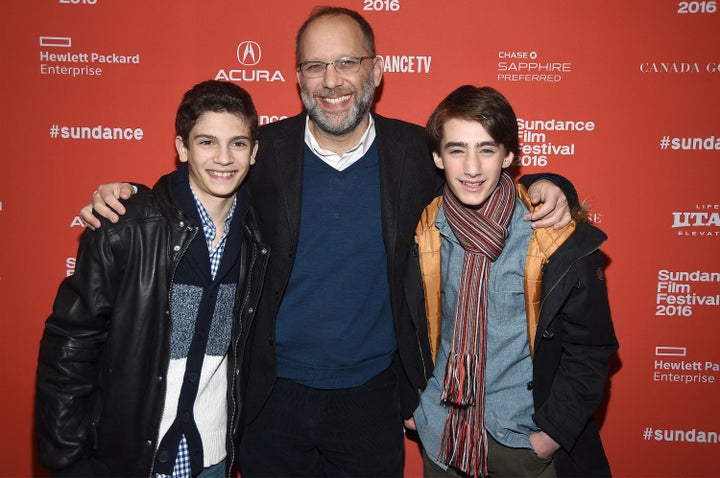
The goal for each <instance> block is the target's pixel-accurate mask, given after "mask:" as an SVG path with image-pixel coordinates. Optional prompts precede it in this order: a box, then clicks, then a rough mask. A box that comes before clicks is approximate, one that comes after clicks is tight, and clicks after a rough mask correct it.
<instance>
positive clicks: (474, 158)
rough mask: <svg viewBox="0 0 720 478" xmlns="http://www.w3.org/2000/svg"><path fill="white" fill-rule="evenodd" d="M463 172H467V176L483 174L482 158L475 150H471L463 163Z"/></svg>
mask: <svg viewBox="0 0 720 478" xmlns="http://www.w3.org/2000/svg"><path fill="white" fill-rule="evenodd" d="M463 173H465V175H466V176H468V177H471V178H474V177H476V176H480V175H481V174H482V166H481V164H480V158H479V157H478V155H477V154H476V153H475V152H474V151H471V152H470V154H468V155H467V157H466V158H465V161H464V163H463Z"/></svg>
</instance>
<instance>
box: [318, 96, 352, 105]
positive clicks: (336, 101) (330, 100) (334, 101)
mask: <svg viewBox="0 0 720 478" xmlns="http://www.w3.org/2000/svg"><path fill="white" fill-rule="evenodd" d="M349 99H350V95H345V96H341V97H339V98H323V100H324V101H325V102H326V103H330V104H331V105H337V104H340V103H342V102H344V101H347V100H349Z"/></svg>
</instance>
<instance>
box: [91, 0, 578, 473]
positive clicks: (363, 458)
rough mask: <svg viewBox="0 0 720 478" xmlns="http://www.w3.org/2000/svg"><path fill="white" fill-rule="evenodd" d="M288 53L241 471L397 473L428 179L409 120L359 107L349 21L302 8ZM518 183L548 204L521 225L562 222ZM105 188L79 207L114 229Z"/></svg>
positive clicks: (559, 201) (363, 46) (267, 200)
mask: <svg viewBox="0 0 720 478" xmlns="http://www.w3.org/2000/svg"><path fill="white" fill-rule="evenodd" d="M296 57H297V65H298V69H297V79H298V84H299V86H300V94H301V98H302V102H303V105H304V106H305V110H306V112H304V113H301V114H300V115H298V116H295V117H292V118H288V119H286V120H283V121H279V122H277V123H272V124H269V125H265V126H263V128H261V132H260V146H259V149H258V154H257V162H256V165H255V166H254V170H253V172H252V174H250V175H249V186H250V192H251V195H252V200H253V202H254V205H255V208H256V212H257V215H256V218H257V220H258V224H259V227H260V228H261V230H262V232H263V237H264V239H265V240H266V242H267V243H268V244H269V246H270V251H271V252H270V260H269V264H268V268H267V272H266V277H265V283H264V289H263V294H262V296H261V299H260V303H259V304H258V310H257V311H256V317H255V321H254V325H253V329H252V330H251V331H250V334H251V340H250V344H251V345H250V346H249V347H248V349H247V350H246V353H245V360H244V364H243V368H244V377H245V378H246V381H245V379H243V382H244V383H243V385H242V387H243V388H244V389H245V390H246V394H247V395H246V400H245V403H244V404H242V405H241V408H242V413H243V414H244V415H245V421H246V429H245V434H244V436H243V438H242V442H241V448H240V466H241V471H242V474H243V477H244V478H250V477H257V476H340V475H341V476H358V477H359V476H373V477H379V476H402V474H403V443H404V438H403V437H404V435H403V418H410V417H411V416H412V412H413V410H414V409H415V407H416V405H417V402H418V390H419V389H421V388H423V387H424V385H425V382H426V380H427V376H428V374H430V373H431V372H432V365H431V364H423V363H422V358H421V357H422V355H421V352H420V344H419V340H418V330H417V328H416V326H415V325H414V324H413V323H412V322H411V321H410V320H409V319H408V320H402V318H404V317H408V316H409V314H405V313H404V310H405V308H406V305H405V304H404V302H403V300H404V299H403V292H402V291H403V276H402V273H403V271H404V263H405V260H406V257H407V255H408V252H409V249H410V246H411V244H412V242H413V236H414V231H415V226H416V224H417V222H418V219H419V217H420V212H421V211H422V210H423V208H424V207H425V206H426V205H427V204H428V203H429V202H430V201H431V200H432V198H433V197H435V196H436V195H437V193H438V192H439V191H440V190H441V189H440V188H441V185H442V179H441V176H440V175H439V173H438V172H437V169H436V168H435V165H434V163H433V161H432V157H431V155H430V151H429V147H428V143H427V141H426V138H425V133H424V131H423V129H422V128H421V127H420V126H417V125H412V124H410V123H406V122H403V121H399V120H395V119H388V118H384V117H382V116H380V115H377V114H375V113H373V114H372V115H371V114H370V110H371V107H372V104H373V101H374V97H375V89H376V88H377V87H378V86H379V85H380V82H381V79H382V74H383V64H382V60H381V59H380V58H378V57H376V55H375V39H374V34H373V31H372V28H371V27H370V25H369V24H368V23H367V21H366V20H365V19H364V18H363V17H362V16H361V15H360V14H358V13H357V12H355V11H352V10H349V9H345V8H337V7H322V8H319V9H316V10H315V11H313V13H312V14H311V16H310V17H309V18H308V19H307V20H306V21H305V23H303V25H302V26H301V27H300V29H299V31H298V34H297V38H296ZM531 188H532V193H534V194H537V198H538V199H540V197H541V196H542V199H543V200H544V201H545V203H546V204H545V206H544V207H543V208H542V209H541V210H540V211H538V212H536V213H535V215H534V216H533V219H537V218H543V217H544V219H543V220H542V221H540V222H537V221H536V222H535V223H534V226H537V227H543V226H546V225H552V224H555V223H556V222H559V223H560V224H559V225H565V224H567V223H568V222H569V220H570V214H569V210H568V208H567V202H566V200H565V197H564V196H563V194H562V192H561V191H560V190H559V188H557V187H556V186H554V185H553V184H552V183H550V182H549V181H539V182H537V184H535V185H534V186H533V187H531ZM111 189H114V190H115V191H114V193H117V189H118V188H117V185H113V188H111ZM107 190H108V188H101V189H100V194H96V195H95V196H96V198H95V200H94V204H93V205H94V206H95V208H96V209H97V212H98V213H100V214H103V215H105V214H107V216H108V217H109V218H110V219H111V220H112V219H113V218H116V215H115V214H114V212H112V211H110V210H108V209H107V207H106V206H105V205H104V204H103V203H102V200H106V201H107V202H108V205H109V206H111V207H112V208H113V209H116V210H117V208H120V211H118V212H122V206H121V205H120V204H119V203H118V202H117V200H114V198H113V197H112V194H108V193H106V192H105V191H107ZM128 193H129V190H128V189H126V190H125V192H124V193H123V194H128ZM88 209H89V208H87V209H86V210H85V212H84V213H83V217H84V218H85V219H86V220H87V221H88V223H89V224H90V225H91V226H94V225H96V224H98V223H97V221H96V220H94V219H93V218H92V215H88V214H87V210H88Z"/></svg>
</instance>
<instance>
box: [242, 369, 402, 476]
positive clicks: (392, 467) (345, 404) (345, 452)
mask: <svg viewBox="0 0 720 478" xmlns="http://www.w3.org/2000/svg"><path fill="white" fill-rule="evenodd" d="M403 447H404V438H403V424H402V419H401V417H400V402H399V396H398V383H397V377H396V376H395V372H394V371H392V370H390V369H389V370H386V371H385V372H382V373H380V374H379V375H377V376H376V377H374V378H372V379H371V380H369V381H368V382H367V383H365V384H363V385H361V386H359V387H353V388H346V389H338V390H319V389H315V388H310V387H306V386H304V385H301V384H299V383H296V382H293V381H291V380H286V379H278V380H277V381H276V383H275V387H274V388H273V391H272V394H271V396H270V398H269V399H268V402H267V403H266V404H265V407H264V408H263V409H262V411H261V412H260V414H259V415H258V417H257V418H256V419H255V420H254V421H253V422H252V423H250V424H248V425H247V426H246V428H245V432H244V434H243V438H242V443H241V444H240V470H241V472H242V476H243V478H258V477H268V476H273V477H292V476H298V477H299V476H303V477H307V476H312V477H335V476H346V477H363V476H364V477H391V476H393V477H402V475H403V459H404V448H403Z"/></svg>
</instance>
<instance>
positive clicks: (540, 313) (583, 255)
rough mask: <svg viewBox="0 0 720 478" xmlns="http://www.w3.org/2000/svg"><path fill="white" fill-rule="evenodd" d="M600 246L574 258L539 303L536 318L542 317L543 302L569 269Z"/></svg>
mask: <svg viewBox="0 0 720 478" xmlns="http://www.w3.org/2000/svg"><path fill="white" fill-rule="evenodd" d="M601 245H602V244H599V245H597V246H595V247H593V248H592V249H590V250H589V251H587V252H586V253H584V254H582V255H581V256H578V257H577V258H575V259H574V260H573V261H572V262H571V263H570V264H568V266H567V268H566V269H565V270H564V271H563V273H562V274H560V277H558V279H557V280H556V281H555V283H553V285H552V287H550V290H548V293H547V294H545V297H543V299H542V301H541V302H540V310H539V311H538V318H539V317H541V316H542V309H543V306H544V305H545V300H546V299H547V298H548V297H549V296H550V294H552V292H553V291H554V290H555V288H557V286H558V285H559V284H560V282H561V281H562V280H563V278H565V276H566V275H568V273H569V272H570V269H572V268H573V266H574V265H575V264H576V263H577V262H578V261H580V260H582V259H585V258H586V257H587V256H589V255H590V254H592V253H593V252H595V251H597V250H598V249H600V246H601ZM539 323H540V322H539V319H538V324H539Z"/></svg>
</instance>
